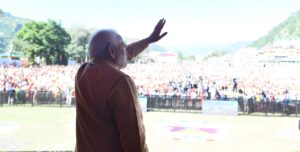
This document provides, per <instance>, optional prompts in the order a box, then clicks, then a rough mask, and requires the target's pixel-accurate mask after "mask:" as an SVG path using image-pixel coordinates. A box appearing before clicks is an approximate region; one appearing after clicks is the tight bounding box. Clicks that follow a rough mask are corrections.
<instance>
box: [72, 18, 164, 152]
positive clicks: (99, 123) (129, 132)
mask: <svg viewBox="0 0 300 152" xmlns="http://www.w3.org/2000/svg"><path fill="white" fill-rule="evenodd" d="M164 24H165V19H161V20H160V21H159V22H158V23H157V25H156V27H155V28H154V31H153V32H152V33H151V35H150V36H149V37H147V38H145V39H143V40H140V41H138V42H135V43H133V44H130V45H128V46H126V45H125V43H124V42H123V40H122V37H121V36H120V35H119V34H118V33H116V32H115V31H113V30H100V31H98V32H96V33H95V35H94V36H93V37H92V39H91V41H90V44H89V55H90V57H91V59H92V62H90V63H84V64H83V65H82V66H81V67H80V68H79V70H78V72H77V75H76V80H75V81H76V82H75V83H76V84H75V87H76V88H75V91H76V101H77V104H76V151H78V152H93V151H97V152H147V151H148V148H147V145H146V142H145V129H144V126H143V120H142V113H141V109H140V105H139V102H138V96H137V90H136V87H135V84H134V82H133V80H132V79H131V78H130V77H129V76H128V75H126V74H125V73H123V72H121V71H120V69H122V68H125V67H126V65H127V60H131V59H133V58H134V57H135V56H137V55H138V54H139V53H141V52H142V51H143V50H144V49H145V48H146V47H147V46H148V45H149V44H150V43H153V42H156V41H158V40H160V39H161V38H162V37H164V36H165V35H167V33H166V32H165V33H163V34H161V30H162V28H163V27H164Z"/></svg>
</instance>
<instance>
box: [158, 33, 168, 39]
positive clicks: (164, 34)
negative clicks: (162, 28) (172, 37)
mask: <svg viewBox="0 0 300 152" xmlns="http://www.w3.org/2000/svg"><path fill="white" fill-rule="evenodd" d="M167 34H168V32H165V33H163V34H162V35H161V36H159V40H160V39H161V38H163V37H164V36H166V35H167Z"/></svg>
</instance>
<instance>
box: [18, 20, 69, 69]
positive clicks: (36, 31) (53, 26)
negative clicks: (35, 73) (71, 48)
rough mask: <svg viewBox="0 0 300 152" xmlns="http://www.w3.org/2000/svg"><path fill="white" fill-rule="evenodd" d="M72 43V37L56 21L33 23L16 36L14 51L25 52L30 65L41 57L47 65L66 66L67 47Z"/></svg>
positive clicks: (26, 25) (28, 24)
mask: <svg viewBox="0 0 300 152" xmlns="http://www.w3.org/2000/svg"><path fill="white" fill-rule="evenodd" d="M70 41H71V37H70V35H69V34H68V33H67V32H66V31H65V30H64V29H63V28H62V27H61V26H60V25H59V24H58V23H56V22H55V21H53V20H49V21H48V22H35V21H31V22H29V23H27V24H25V26H24V27H23V28H22V29H21V30H20V31H19V32H18V33H17V34H16V37H15V38H14V41H13V44H14V45H13V46H14V48H13V49H14V50H16V51H23V53H24V55H25V56H27V57H28V60H29V63H30V64H33V63H34V60H35V58H36V57H40V58H42V59H43V60H44V61H45V62H46V64H47V65H51V64H60V65H66V64H67V61H68V58H67V53H66V51H65V47H66V46H67V45H68V44H69V43H70Z"/></svg>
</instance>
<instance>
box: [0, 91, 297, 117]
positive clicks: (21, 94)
mask: <svg viewBox="0 0 300 152" xmlns="http://www.w3.org/2000/svg"><path fill="white" fill-rule="evenodd" d="M145 97H146V98H147V111H172V112H201V110H202V102H203V101H202V100H201V99H199V98H192V97H190V96H167V95H164V96H159V95H151V96H145ZM227 100H231V101H232V100H234V101H237V102H238V108H239V109H238V110H239V114H240V115H261V114H262V115H265V116H268V115H281V116H290V115H294V116H300V101H299V100H289V101H280V102H270V101H268V100H267V101H264V100H261V101H259V102H257V101H255V100H253V99H251V98H250V99H249V100H247V101H244V100H241V99H227ZM205 101H208V102H209V100H205ZM223 101H224V100H223ZM4 104H7V105H25V104H27V105H28V104H29V105H31V106H40V105H46V106H47V105H50V106H60V107H63V106H74V105H75V104H76V101H75V97H72V98H71V101H67V93H66V92H58V93H53V92H51V91H36V92H34V91H23V90H18V91H14V92H13V91H1V92H0V106H3V105H4Z"/></svg>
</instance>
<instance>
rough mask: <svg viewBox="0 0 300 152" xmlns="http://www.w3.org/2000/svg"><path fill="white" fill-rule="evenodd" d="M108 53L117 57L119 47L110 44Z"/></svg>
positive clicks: (112, 56)
mask: <svg viewBox="0 0 300 152" xmlns="http://www.w3.org/2000/svg"><path fill="white" fill-rule="evenodd" d="M108 53H109V55H110V57H111V58H113V59H115V58H116V57H117V49H116V47H114V46H113V45H110V46H109V47H108Z"/></svg>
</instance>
